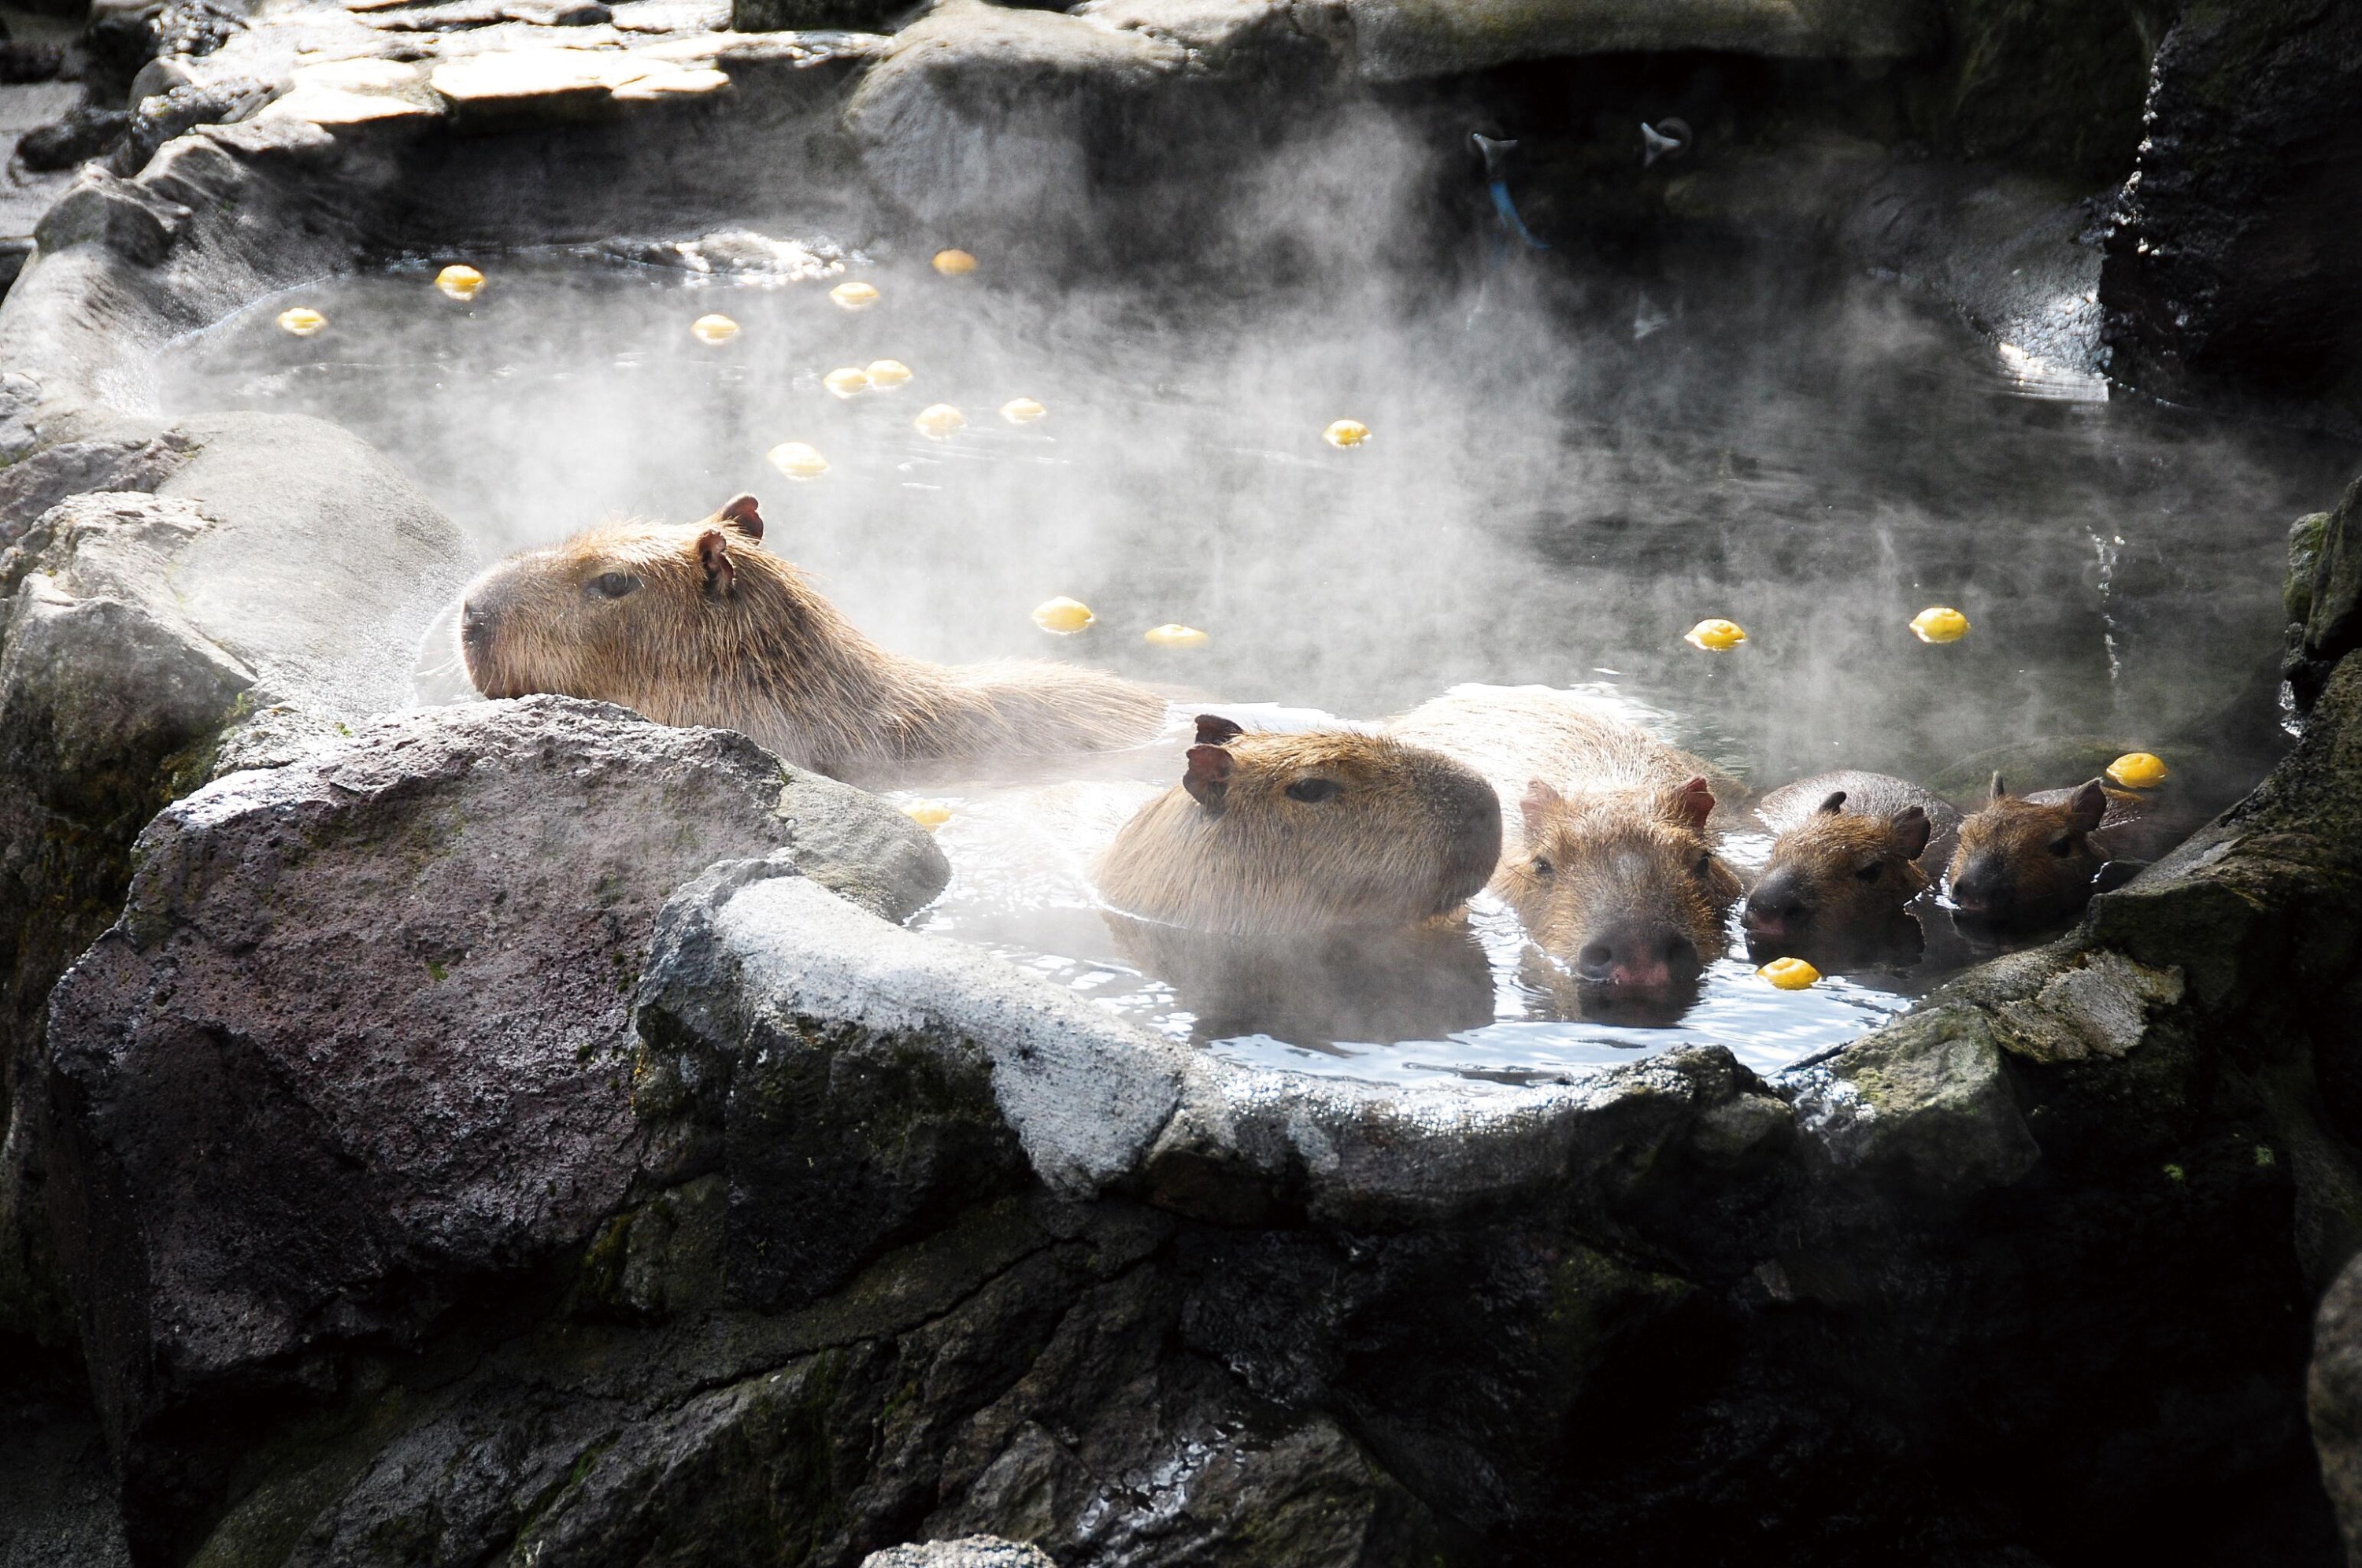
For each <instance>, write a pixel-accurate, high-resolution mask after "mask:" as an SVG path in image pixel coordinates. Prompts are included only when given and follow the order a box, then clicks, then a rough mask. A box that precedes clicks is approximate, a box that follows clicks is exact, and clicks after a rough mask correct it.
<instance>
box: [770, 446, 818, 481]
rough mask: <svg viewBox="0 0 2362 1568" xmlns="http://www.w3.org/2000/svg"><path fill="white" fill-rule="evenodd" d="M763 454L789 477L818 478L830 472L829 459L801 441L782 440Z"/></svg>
mask: <svg viewBox="0 0 2362 1568" xmlns="http://www.w3.org/2000/svg"><path fill="white" fill-rule="evenodd" d="M763 456H764V457H765V458H767V460H768V461H769V462H770V465H771V466H772V467H773V468H775V469H778V470H779V471H780V472H781V473H783V474H785V475H787V476H788V477H789V479H796V480H810V479H818V478H820V476H821V475H822V474H824V473H826V472H828V459H827V458H823V457H822V456H821V455H820V453H819V452H818V451H817V450H816V449H815V448H813V447H809V446H807V445H805V444H804V443H803V442H801V441H782V442H780V443H779V444H778V446H776V447H772V448H771V449H770V450H769V451H767V452H766V453H764V454H763Z"/></svg>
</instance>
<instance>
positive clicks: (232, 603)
mask: <svg viewBox="0 0 2362 1568" xmlns="http://www.w3.org/2000/svg"><path fill="white" fill-rule="evenodd" d="M281 465H291V466H290V467H282V466H281ZM19 467H20V468H21V469H34V470H38V471H35V472H30V473H28V474H26V475H25V476H24V478H22V479H21V480H17V479H16V476H17V472H18V470H17V469H11V470H8V473H9V476H10V478H11V480H15V482H16V484H17V488H16V489H15V490H14V491H13V492H12V495H11V499H12V500H17V501H21V502H23V503H24V504H26V505H29V504H31V503H33V502H39V501H41V500H46V499H48V498H49V496H50V495H51V494H54V493H55V492H56V491H57V490H58V489H60V488H64V487H69V486H72V485H74V484H76V483H78V482H79V481H80V480H83V478H86V477H90V476H93V475H100V474H102V471H103V480H104V482H110V483H125V484H138V485H140V486H141V487H143V489H153V490H155V491H158V492H159V493H155V494H148V493H138V492H134V491H95V492H90V493H84V494H79V495H74V496H72V497H71V498H69V499H67V500H66V501H64V502H61V504H59V505H57V506H55V507H53V508H52V509H50V511H48V512H46V513H42V514H40V515H39V518H38V519H37V520H35V521H34V522H32V523H31V525H30V526H29V527H27V528H25V529H24V530H23V531H22V532H21V533H20V534H19V535H18V536H16V537H15V538H14V539H13V541H12V542H11V543H10V544H9V546H8V547H7V548H6V550H5V551H0V593H5V594H6V595H7V600H6V622H5V625H0V979H5V984H6V1008H5V1011H0V1027H5V1033H6V1041H5V1043H6V1058H5V1061H6V1071H5V1074H0V1106H5V1109H6V1113H7V1118H8V1119H7V1132H6V1136H5V1140H0V1325H6V1326H8V1327H11V1328H16V1329H18V1330H29V1331H35V1332H38V1333H39V1334H40V1335H41V1336H42V1337H44V1338H51V1339H54V1338H58V1337H61V1335H62V1334H63V1333H64V1332H65V1324H64V1320H63V1318H62V1315H61V1313H60V1312H59V1311H58V1309H57V1302H56V1299H55V1297H54V1293H53V1291H52V1289H51V1288H50V1285H49V1284H48V1283H47V1281H48V1276H49V1269H48V1267H47V1264H45V1263H44V1262H43V1261H42V1260H43V1259H44V1258H45V1256H46V1253H47V1243H46V1240H45V1235H46V1229H47V1227H46V1225H45V1224H43V1223H42V1222H41V1221H40V1220H39V1219H38V1217H37V1216H38V1212H39V1198H38V1189H39V1182H40V1179H41V1171H42V1168H43V1158H42V1154H41V1152H40V1148H39V1133H38V1130H37V1129H35V1128H33V1127H31V1126H29V1125H27V1124H26V1123H25V1121H24V1120H23V1118H22V1117H20V1116H18V1115H17V1108H16V1099H17V1084H18V1081H19V1077H20V1075H21V1073H22V1072H23V1071H24V1070H25V1064H26V1062H27V1060H28V1057H29V1055H30V1053H31V1052H32V1051H33V1049H34V1048H35V1047H36V1046H37V1045H38V1043H39V1039H40V1035H41V1032H42V1028H43V1023H42V1019H43V1009H44V1003H45V999H46V998H47V996H48V993H49V989H50V985H51V983H52V982H53V981H54V980H55V979H56V977H57V976H58V975H59V974H60V973H61V971H62V970H63V969H64V967H65V966H66V965H67V964H68V963H69V962H71V960H72V956H73V955H74V954H76V953H78V952H80V951H81V950H82V948H83V946H85V945H87V944H89V943H90V942H91V941H92V940H93V939H94V937H95V936H96V935H97V934H98V933H99V932H100V931H101V930H103V929H104V928H105V926H106V925H107V923H108V922H111V921H112V920H113V919H114V918H115V915H116V911H119V909H120V908H121V903H122V898H123V892H124V889H125V887H126V886H127V882H128V878H129V872H130V867H129V865H128V859H127V856H128V852H129V849H130V846H131V843H132V840H133V838H134V837H135V836H136V835H137V834H138V832H139V830H140V828H141V826H142V825H143V824H144V823H146V822H147V821H148V819H149V817H150V816H152V815H153V814H154V813H155V812H156V811H157V810H158V809H159V808H160V807H161V806H162V805H163V804H164V802H165V801H168V800H170V799H171V798H172V797H173V796H174V795H176V794H181V793H185V792H186V791H187V790H190V789H193V788H194V787H195V786H196V785H197V784H200V783H202V782H204V778H206V776H207V774H208V770H209V766H210V759H209V758H208V756H206V746H207V745H208V744H209V743H210V742H211V741H212V739H213V738H214V737H215V735H216V734H218V733H219V732H220V731H221V730H222V729H223V727H224V726H225V725H226V724H229V723H233V722H234V721H236V720H237V718H238V717H239V716H240V715H241V714H242V713H243V712H247V711H249V710H251V709H253V708H255V707H258V706H263V705H269V704H272V703H279V702H292V703H294V704H297V705H299V706H300V707H301V708H303V709H304V711H305V712H308V713H309V714H311V715H313V719H314V722H315V723H322V724H335V723H346V722H349V721H352V720H356V719H359V717H361V716H362V715H364V714H367V713H370V712H378V711H381V710H383V709H387V708H392V707H394V706H397V705H398V704H400V703H401V702H402V701H403V700H404V699H405V698H406V696H407V689H406V688H407V683H406V679H405V676H404V672H405V671H406V670H407V669H408V668H409V667H410V666H411V664H412V663H413V662H414V650H415V646H416V642H417V638H418V636H419V635H420V634H421V632H423V631H424V629H425V626H426V624H427V622H428V620H429V618H430V617H431V616H432V614H433V613H434V611H435V609H436V605H437V603H438V602H439V601H440V600H441V599H443V598H444V597H445V596H447V595H448V594H450V593H452V592H454V591H457V589H458V585H459V583H460V582H461V581H463V580H465V576H466V573H467V569H468V565H469V558H468V556H467V553H466V551H465V549H464V547H462V545H461V542H460V540H459V538H458V533H457V530H455V529H454V528H453V527H452V525H451V524H450V523H449V522H448V521H447V519H445V518H444V517H443V515H442V513H440V512H438V511H437V510H436V508H435V506H434V505H433V503H432V502H428V501H427V500H426V498H425V496H424V495H423V494H421V493H420V492H419V491H418V490H417V489H416V488H415V487H414V486H413V485H412V484H411V483H410V482H409V481H408V480H405V479H403V477H402V476H401V474H400V473H399V472H397V471H396V470H395V469H394V468H393V467H392V464H390V463H388V462H387V461H386V460H385V459H384V458H381V457H380V456H378V455H377V454H376V453H375V452H374V451H372V450H370V447H367V446H366V445H365V444H363V443H362V442H360V441H359V440H357V439H355V438H354V437H353V436H349V435H348V434H346V433H345V432H343V431H341V430H339V429H337V428H336V427H335V426H333V425H326V424H324V423H322V422H320V421H317V420H311V419H303V418H294V417H289V416H284V415H270V414H219V415H210V416H206V417H204V418H200V419H193V420H190V421H187V422H185V423H184V424H182V425H179V426H176V427H175V428H174V429H173V430H172V431H170V432H168V433H166V434H165V435H164V436H160V437H159V438H158V439H156V440H154V441H152V442H142V443H139V444H138V445H137V446H127V445H126V444H125V443H123V442H120V441H116V442H104V441H103V442H94V443H90V444H87V445H85V446H83V447H82V448H81V449H80V450H76V451H72V452H65V451H63V450H62V449H59V450H58V451H57V452H56V455H55V456H52V455H51V454H44V455H43V457H42V458H36V459H34V460H33V461H32V462H30V463H28V464H24V465H19ZM21 515H22V513H21V511H19V512H17V513H0V524H13V523H14V522H15V521H16V520H17V518H19V517H21Z"/></svg>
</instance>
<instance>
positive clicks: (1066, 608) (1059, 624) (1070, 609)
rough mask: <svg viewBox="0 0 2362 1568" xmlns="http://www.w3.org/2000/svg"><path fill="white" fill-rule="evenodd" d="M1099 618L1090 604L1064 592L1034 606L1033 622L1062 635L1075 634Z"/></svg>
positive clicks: (1048, 630)
mask: <svg viewBox="0 0 2362 1568" xmlns="http://www.w3.org/2000/svg"><path fill="white" fill-rule="evenodd" d="M1096 620H1098V616H1096V615H1094V614H1092V613H1091V607H1090V606H1089V605H1087V604H1086V603H1084V602H1082V601H1080V600H1078V599H1069V598H1067V597H1066V596H1065V594H1063V593H1062V594H1060V595H1059V596H1058V597H1057V598H1055V599H1045V600H1043V602H1041V603H1039V604H1036V605H1035V606H1033V624H1035V625H1037V626H1039V627H1041V628H1042V629H1043V631H1045V632H1055V633H1057V634H1058V635H1060V636H1062V637H1071V636H1073V635H1075V634H1076V632H1079V631H1081V630H1082V629H1083V628H1084V627H1086V626H1087V625H1089V624H1091V623H1092V622H1094V621H1096Z"/></svg>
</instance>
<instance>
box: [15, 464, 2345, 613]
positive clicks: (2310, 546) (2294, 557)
mask: <svg viewBox="0 0 2362 1568" xmlns="http://www.w3.org/2000/svg"><path fill="white" fill-rule="evenodd" d="M5 477H6V476H5V475H0V478H5ZM2328 535H2329V513H2326V512H2313V513H2307V514H2306V515H2304V516H2302V517H2300V518H2298V519H2297V520H2296V521H2295V522H2293V523H2291V524H2290V525H2289V533H2288V577H2287V579H2286V580H2285V582H2284V583H2283V584H2282V586H2281V589H2280V608H2281V609H2283V610H2285V611H2287V612H2288V618H2289V619H2290V621H2293V622H2295V623H2296V624H2297V627H2298V629H2299V631H2300V632H2301V630H2302V629H2303V626H2304V624H2305V622H2306V621H2307V620H2308V619H2310V618H2311V617H2312V573H2313V569H2314V568H2315V567H2317V566H2319V565H2320V564H2321V547H2322V544H2323V541H2324V540H2326V539H2327V537H2328Z"/></svg>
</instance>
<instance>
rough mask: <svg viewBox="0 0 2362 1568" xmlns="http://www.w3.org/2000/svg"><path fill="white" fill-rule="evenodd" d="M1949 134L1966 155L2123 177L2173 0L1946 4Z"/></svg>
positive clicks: (2087, 179) (2074, 175)
mask: <svg viewBox="0 0 2362 1568" xmlns="http://www.w3.org/2000/svg"><path fill="white" fill-rule="evenodd" d="M1945 8H1946V11H1947V13H1948V16H1947V23H1948V32H1949V34H1950V42H1949V48H1948V50H1947V54H1948V69H1947V71H1946V72H1945V80H1944V83H1943V90H1942V104H1943V110H1944V114H1945V117H1946V120H1947V122H1948V124H1947V127H1946V129H1947V133H1948V134H1947V140H1948V141H1949V142H1950V143H1951V144H1952V145H1953V146H1954V147H1957V148H1958V149H1959V151H1960V153H1962V154H1963V155H1965V156H1966V157H1968V158H1970V159H1974V160H1992V161H2002V162H2007V163H2012V164H2015V165H2017V166H2019V167H2021V168H2025V169H2029V170H2034V171H2041V172H2044V173H2048V174H2054V175H2058V176H2062V177H2064V178H2067V179H2070V180H2072V181H2075V182H2078V184H2079V185H2081V188H2082V189H2083V190H2085V191H2089V190H2090V189H2092V187H2094V186H2096V185H2099V184H2102V183H2103V182H2104V183H2113V182H2115V181H2118V180H2121V179H2122V178H2123V177H2124V175H2125V172H2126V171H2128V170H2129V169H2130V168H2131V167H2132V161H2133V155H2134V149H2136V147H2137V146H2138V144H2139V142H2140V139H2141V105H2142V103H2143V101H2144V100H2145V99H2146V98H2147V94H2148V70H2149V58H2150V56H2151V54H2153V53H2154V52H2155V50H2156V48H2157V44H2158V39H2161V38H2162V37H2163V36H2164V34H2165V30H2166V28H2168V27H2169V25H2170V24H2171V22H2172V20H2173V13H2174V11H2175V9H2176V8H2177V7H2176V6H2173V5H2172V4H2170V0H2117V3H2107V0H2103V3H2100V4H2065V5H2062V4H2058V3H2055V0H1948V5H1947V6H1946V7H1945Z"/></svg>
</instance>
